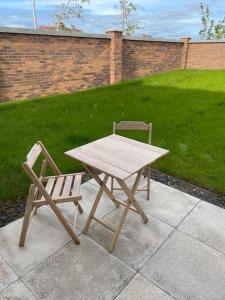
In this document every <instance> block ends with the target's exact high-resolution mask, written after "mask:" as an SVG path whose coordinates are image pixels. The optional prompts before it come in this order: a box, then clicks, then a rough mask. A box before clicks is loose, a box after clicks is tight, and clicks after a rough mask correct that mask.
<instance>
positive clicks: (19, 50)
mask: <svg viewBox="0 0 225 300" xmlns="http://www.w3.org/2000/svg"><path fill="white" fill-rule="evenodd" d="M9 31H10V32H9ZM182 49H183V43H181V42H172V41H171V42H169V41H167V42H164V41H161V42H160V41H150V40H137V39H136V40H135V39H134V40H131V39H122V33H121V32H120V31H109V32H108V33H107V35H93V34H92V35H88V34H83V33H80V34H68V33H62V32H47V31H44V32H43V33H42V32H41V31H33V30H27V29H22V30H20V29H7V28H0V101H6V100H12V99H20V98H32V97H37V96H45V95H50V94H57V93H65V92H71V91H76V90H80V89H85V88H90V87H95V86H101V85H105V84H109V83H114V82H116V81H119V80H121V79H128V78H135V77H139V76H145V75H149V74H154V73H158V72H165V71H168V70H173V69H178V68H180V67H181V58H182Z"/></svg>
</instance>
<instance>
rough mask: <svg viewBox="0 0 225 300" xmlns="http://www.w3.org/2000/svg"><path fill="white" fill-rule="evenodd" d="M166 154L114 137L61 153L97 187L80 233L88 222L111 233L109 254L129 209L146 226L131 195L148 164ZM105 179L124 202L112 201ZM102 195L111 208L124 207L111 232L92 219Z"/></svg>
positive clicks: (153, 147) (109, 227)
mask: <svg viewBox="0 0 225 300" xmlns="http://www.w3.org/2000/svg"><path fill="white" fill-rule="evenodd" d="M168 153H169V151H168V150H165V149H162V148H159V147H155V146H152V145H148V144H145V143H142V142H138V141H135V140H132V139H128V138H125V137H122V136H119V135H116V134H113V135H110V136H107V137H105V138H102V139H99V140H97V141H94V142H91V143H89V144H86V145H84V146H81V147H78V148H75V149H73V150H70V151H67V152H65V155H67V156H69V157H71V158H73V159H76V160H78V161H80V162H82V164H83V165H84V167H85V168H86V170H87V171H88V172H89V173H90V174H91V176H92V177H93V178H94V179H95V180H96V182H97V183H98V184H99V191H98V193H97V196H96V199H95V202H94V204H93V206H92V209H91V212H90V214H89V217H88V219H87V222H86V224H85V227H84V230H83V232H84V233H87V232H88V229H89V226H90V224H91V222H92V220H95V221H97V222H98V223H100V224H101V225H103V226H105V227H106V228H107V229H109V230H111V231H112V232H113V233H114V236H113V239H112V241H111V244H110V247H109V249H108V250H109V252H112V251H113V249H114V248H115V244H116V242H117V239H118V237H119V234H120V231H121V228H122V225H123V223H124V221H125V218H126V215H127V213H128V211H129V209H131V210H132V211H135V212H136V213H138V214H139V215H140V216H141V217H142V219H143V221H144V223H147V222H148V218H147V216H146V215H145V213H144V211H143V210H142V208H141V206H140V205H139V204H138V202H137V201H136V199H135V192H136V190H137V188H138V184H139V182H140V179H141V176H142V174H143V173H144V171H145V169H146V168H147V167H148V166H149V165H150V164H152V163H153V162H155V161H156V160H158V159H159V158H161V157H162V156H165V155H166V154H168ZM99 171H100V172H101V173H104V174H105V175H104V179H103V180H102V179H101V178H100V176H99V175H98V174H99ZM133 174H137V176H136V179H135V181H134V184H133V186H132V188H129V187H128V186H127V183H126V179H127V178H128V177H130V176H131V175H133ZM109 176H112V177H113V178H115V180H117V182H118V184H119V185H120V187H121V188H122V190H123V191H124V193H125V194H126V196H127V201H125V202H121V201H120V200H118V199H116V197H115V196H114V195H113V193H112V192H111V191H110V190H109V188H108V187H107V185H106V183H107V181H108V178H109ZM103 191H104V192H105V193H106V194H107V195H108V197H109V198H110V199H111V200H112V202H113V203H114V204H115V206H120V205H122V206H124V210H123V212H122V215H121V218H120V220H119V222H118V224H117V226H116V228H115V229H114V228H112V227H111V226H109V225H108V224H105V223H104V222H103V221H102V220H99V219H97V218H96V217H95V211H96V209H97V207H98V204H99V201H100V199H101V196H102V194H103Z"/></svg>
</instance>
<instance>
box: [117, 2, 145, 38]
mask: <svg viewBox="0 0 225 300" xmlns="http://www.w3.org/2000/svg"><path fill="white" fill-rule="evenodd" d="M119 3H120V10H121V26H122V31H123V34H124V35H127V36H131V35H132V34H133V33H134V32H135V31H136V30H138V29H140V27H139V25H138V22H137V20H136V19H135V14H136V12H137V7H136V6H135V5H134V3H133V2H132V1H131V0H119Z"/></svg>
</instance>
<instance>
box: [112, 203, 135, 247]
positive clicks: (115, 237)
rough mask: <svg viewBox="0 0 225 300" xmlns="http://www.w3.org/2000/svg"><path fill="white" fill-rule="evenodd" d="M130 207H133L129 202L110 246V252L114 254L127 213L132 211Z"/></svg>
mask: <svg viewBox="0 0 225 300" xmlns="http://www.w3.org/2000/svg"><path fill="white" fill-rule="evenodd" d="M130 206H131V202H130V201H129V200H128V202H127V204H126V206H125V208H124V210H123V213H122V215H121V218H120V221H119V223H118V224H117V226H116V232H115V235H114V236H113V239H112V241H111V244H110V247H109V252H110V253H112V252H113V250H114V248H115V245H116V242H117V240H118V237H119V234H120V231H121V228H122V226H123V223H124V221H125V219H126V216H127V213H128V211H129V209H130Z"/></svg>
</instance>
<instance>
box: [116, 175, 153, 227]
mask: <svg viewBox="0 0 225 300" xmlns="http://www.w3.org/2000/svg"><path fill="white" fill-rule="evenodd" d="M141 175H142V173H141V172H140V173H139V174H138V175H137V178H139V177H141ZM117 181H118V183H119V185H120V186H121V188H122V189H123V191H124V193H125V194H126V195H127V197H128V199H129V200H130V201H131V203H132V204H133V205H134V207H135V208H136V210H137V211H138V212H139V214H140V215H141V217H142V218H143V220H144V223H148V218H147V216H146V215H145V213H144V211H143V209H142V208H141V206H140V205H139V204H138V203H137V201H136V199H135V197H134V193H135V186H134V187H133V188H132V190H130V189H129V188H128V187H127V185H126V183H125V182H124V181H123V180H120V179H117ZM137 181H138V180H137ZM135 182H136V181H135ZM137 186H138V182H137V184H136V187H137Z"/></svg>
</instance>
